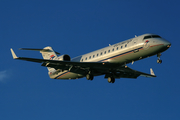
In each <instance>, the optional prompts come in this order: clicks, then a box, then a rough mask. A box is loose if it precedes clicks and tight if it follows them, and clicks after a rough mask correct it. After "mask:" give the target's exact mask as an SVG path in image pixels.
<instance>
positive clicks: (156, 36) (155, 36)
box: [152, 35, 161, 38]
mask: <svg viewBox="0 0 180 120" xmlns="http://www.w3.org/2000/svg"><path fill="white" fill-rule="evenodd" d="M152 38H161V37H160V36H159V35H152Z"/></svg>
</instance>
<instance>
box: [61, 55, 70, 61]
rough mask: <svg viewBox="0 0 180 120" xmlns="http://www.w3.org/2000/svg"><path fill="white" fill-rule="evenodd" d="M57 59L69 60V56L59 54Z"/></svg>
mask: <svg viewBox="0 0 180 120" xmlns="http://www.w3.org/2000/svg"><path fill="white" fill-rule="evenodd" d="M58 60H61V61H71V57H70V56H69V55H66V54H65V55H61V56H59V57H58Z"/></svg>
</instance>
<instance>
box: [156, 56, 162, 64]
mask: <svg viewBox="0 0 180 120" xmlns="http://www.w3.org/2000/svg"><path fill="white" fill-rule="evenodd" d="M160 56H161V53H158V54H157V57H158V59H157V63H159V64H161V63H162V60H161V59H160Z"/></svg>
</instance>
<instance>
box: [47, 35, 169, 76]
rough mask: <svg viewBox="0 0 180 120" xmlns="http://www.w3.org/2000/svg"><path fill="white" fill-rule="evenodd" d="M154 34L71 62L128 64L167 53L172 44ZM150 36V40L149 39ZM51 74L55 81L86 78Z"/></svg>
mask: <svg viewBox="0 0 180 120" xmlns="http://www.w3.org/2000/svg"><path fill="white" fill-rule="evenodd" d="M153 35H154V34H144V35H141V36H138V37H135V38H132V39H129V40H126V41H123V42H120V43H117V44H114V45H109V46H108V47H105V48H102V49H99V50H96V51H93V52H90V53H87V54H84V55H81V56H78V57H76V58H73V59H72V60H71V61H74V62H110V63H119V64H128V63H130V62H134V61H136V60H140V59H143V58H146V57H149V56H152V55H155V54H158V53H161V52H163V51H165V50H166V49H167V48H168V45H169V44H170V43H169V42H168V41H167V40H165V39H163V38H161V37H160V36H159V37H158V36H157V35H154V37H153ZM148 36H149V38H148ZM150 36H151V37H150ZM55 72H56V73H55V74H51V75H50V77H51V78H53V79H77V78H81V77H85V76H84V75H82V74H76V73H72V72H69V71H68V70H65V71H57V70H56V71H55Z"/></svg>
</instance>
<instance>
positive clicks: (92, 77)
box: [86, 74, 94, 80]
mask: <svg viewBox="0 0 180 120" xmlns="http://www.w3.org/2000/svg"><path fill="white" fill-rule="evenodd" d="M86 79H87V80H93V79H94V76H93V75H92V74H87V75H86Z"/></svg>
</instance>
